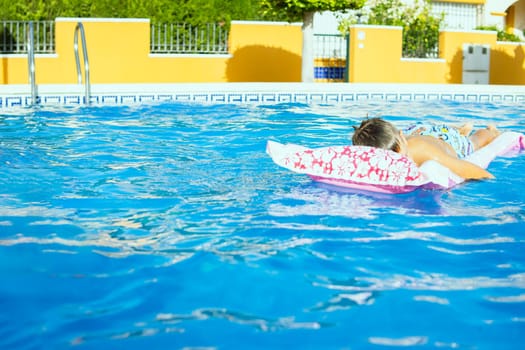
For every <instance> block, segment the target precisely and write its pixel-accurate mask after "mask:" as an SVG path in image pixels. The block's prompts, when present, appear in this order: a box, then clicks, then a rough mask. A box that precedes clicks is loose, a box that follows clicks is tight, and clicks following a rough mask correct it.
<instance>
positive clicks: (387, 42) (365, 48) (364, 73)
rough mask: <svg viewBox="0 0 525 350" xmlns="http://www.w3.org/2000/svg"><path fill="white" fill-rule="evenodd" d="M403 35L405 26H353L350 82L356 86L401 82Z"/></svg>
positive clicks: (351, 29)
mask: <svg viewBox="0 0 525 350" xmlns="http://www.w3.org/2000/svg"><path fill="white" fill-rule="evenodd" d="M401 35H402V28H401V27H387V26H364V25H356V26H352V27H351V28H350V54H351V56H350V63H349V72H348V77H349V80H350V81H351V82H353V83H362V82H369V83H372V82H385V81H397V80H398V79H399V71H400V69H399V67H400V62H401V45H399V43H400V42H401Z"/></svg>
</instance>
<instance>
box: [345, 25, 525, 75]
mask: <svg viewBox="0 0 525 350" xmlns="http://www.w3.org/2000/svg"><path fill="white" fill-rule="evenodd" d="M350 40H351V41H350V64H349V66H350V69H349V82H353V83H362V82H396V83H438V84H444V83H453V84H460V83H462V79H463V77H462V76H463V44H486V45H490V48H491V55H490V71H489V83H490V84H518V85H521V84H525V62H524V61H525V51H524V47H523V45H521V44H515V43H512V44H511V43H503V42H497V34H496V32H491V31H456V32H453V31H442V32H440V36H439V49H440V51H439V58H438V59H436V60H427V59H425V60H422V59H403V58H401V47H402V33H401V28H397V27H386V26H363V25H357V26H353V27H351V28H350Z"/></svg>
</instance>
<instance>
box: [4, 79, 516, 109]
mask: <svg viewBox="0 0 525 350" xmlns="http://www.w3.org/2000/svg"><path fill="white" fill-rule="evenodd" d="M91 90H92V94H91V96H90V103H91V104H92V105H134V104H144V103H155V102H168V101H172V102H183V103H213V104H215V103H217V104H224V103H227V104H273V103H306V104H341V103H356V102H362V101H432V100H449V101H456V102H470V103H473V102H474V103H475V102H493V103H500V102H501V103H523V102H525V87H523V86H508V85H505V86H503V85H454V84H449V85H432V84H345V83H330V84H328V83H315V84H301V83H225V84H218V83H214V84H127V85H122V84H106V85H94V86H92V89H91ZM38 91H39V94H38V98H37V104H39V105H44V106H48V105H53V106H57V105H59V106H60V105H63V106H79V105H84V104H85V96H84V91H83V87H82V86H79V85H48V86H39V90H38ZM31 104H32V99H31V94H30V91H28V86H27V85H2V86H0V108H1V109H6V108H17V107H27V106H30V105H31Z"/></svg>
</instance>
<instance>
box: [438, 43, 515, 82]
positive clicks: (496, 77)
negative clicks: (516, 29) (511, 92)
mask: <svg viewBox="0 0 525 350" xmlns="http://www.w3.org/2000/svg"><path fill="white" fill-rule="evenodd" d="M524 61H525V51H524V49H523V46H521V45H519V46H517V47H516V49H514V55H513V56H511V55H509V54H508V53H506V52H504V51H503V50H498V49H491V50H490V68H489V83H490V84H509V85H523V84H525V69H524V68H523V63H524ZM447 82H448V83H450V84H461V83H463V51H462V50H458V51H457V52H456V54H455V55H454V57H453V58H452V61H451V62H450V63H449V73H448V76H447Z"/></svg>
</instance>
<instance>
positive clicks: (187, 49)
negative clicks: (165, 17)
mask: <svg viewBox="0 0 525 350" xmlns="http://www.w3.org/2000/svg"><path fill="white" fill-rule="evenodd" d="M150 51H151V53H172V54H226V53H228V28H226V27H225V26H224V25H221V24H216V23H208V24H206V25H205V26H192V25H189V24H177V23H170V24H152V25H151V42H150Z"/></svg>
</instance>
